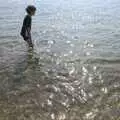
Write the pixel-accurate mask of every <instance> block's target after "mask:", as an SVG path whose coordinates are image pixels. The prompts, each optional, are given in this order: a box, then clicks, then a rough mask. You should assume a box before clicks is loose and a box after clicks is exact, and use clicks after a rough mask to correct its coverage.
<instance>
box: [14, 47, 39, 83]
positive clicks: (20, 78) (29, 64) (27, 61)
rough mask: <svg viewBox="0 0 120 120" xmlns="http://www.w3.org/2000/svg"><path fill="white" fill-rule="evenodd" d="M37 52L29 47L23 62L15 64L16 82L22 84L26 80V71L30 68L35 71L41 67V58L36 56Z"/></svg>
mask: <svg viewBox="0 0 120 120" xmlns="http://www.w3.org/2000/svg"><path fill="white" fill-rule="evenodd" d="M35 54H36V53H35V52H34V50H33V49H28V51H27V52H26V53H25V55H23V58H21V59H23V60H22V62H18V63H17V64H16V65H15V66H16V67H15V71H14V76H15V78H14V82H15V83H18V84H20V83H21V84H22V83H24V82H25V80H26V76H25V72H26V71H28V70H32V71H35V70H36V68H38V67H39V58H37V57H35Z"/></svg>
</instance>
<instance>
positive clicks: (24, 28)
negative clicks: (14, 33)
mask: <svg viewBox="0 0 120 120" xmlns="http://www.w3.org/2000/svg"><path fill="white" fill-rule="evenodd" d="M31 21H32V20H31V16H29V15H26V16H25V18H24V21H23V26H22V29H21V35H22V36H23V37H26V32H27V28H30V29H31Z"/></svg>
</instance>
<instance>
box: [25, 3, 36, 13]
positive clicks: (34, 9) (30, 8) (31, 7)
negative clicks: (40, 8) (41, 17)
mask: <svg viewBox="0 0 120 120" xmlns="http://www.w3.org/2000/svg"><path fill="white" fill-rule="evenodd" d="M34 11H36V7H35V6H33V5H29V6H27V8H26V12H27V13H28V14H31V12H34Z"/></svg>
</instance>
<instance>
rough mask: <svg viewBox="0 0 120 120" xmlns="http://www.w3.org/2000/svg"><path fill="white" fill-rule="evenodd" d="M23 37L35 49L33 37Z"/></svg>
mask: <svg viewBox="0 0 120 120" xmlns="http://www.w3.org/2000/svg"><path fill="white" fill-rule="evenodd" d="M22 37H23V39H24V41H26V42H27V43H28V45H29V46H30V47H33V43H32V40H31V37H25V36H22Z"/></svg>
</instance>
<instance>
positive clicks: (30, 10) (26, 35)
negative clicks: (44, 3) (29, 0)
mask: <svg viewBox="0 0 120 120" xmlns="http://www.w3.org/2000/svg"><path fill="white" fill-rule="evenodd" d="M26 12H27V15H26V16H25V18H24V21H23V26H22V29H21V33H20V34H21V36H22V37H23V39H24V40H25V41H26V42H27V43H28V45H29V47H32V48H33V43H32V39H31V22H32V18H31V17H32V16H33V15H35V12H36V7H34V6H33V5H29V6H28V7H27V8H26Z"/></svg>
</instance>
